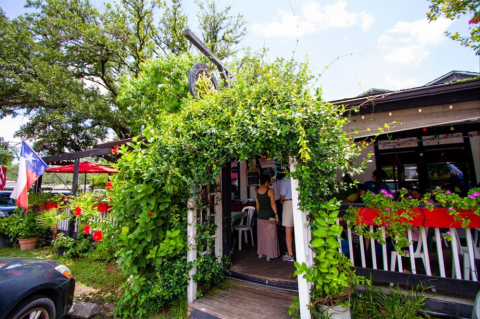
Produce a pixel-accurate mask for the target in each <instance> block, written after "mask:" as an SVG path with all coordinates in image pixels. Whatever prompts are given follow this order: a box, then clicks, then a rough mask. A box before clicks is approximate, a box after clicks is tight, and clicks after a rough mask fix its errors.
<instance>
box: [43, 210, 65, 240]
mask: <svg viewBox="0 0 480 319" xmlns="http://www.w3.org/2000/svg"><path fill="white" fill-rule="evenodd" d="M64 219H65V213H62V214H58V210H57V209H56V208H54V209H51V210H46V211H43V212H41V213H40V215H38V216H37V222H38V224H39V225H40V226H42V227H44V228H50V230H51V231H52V238H53V240H55V239H56V238H57V232H58V229H57V225H58V222H60V221H62V220H64Z"/></svg>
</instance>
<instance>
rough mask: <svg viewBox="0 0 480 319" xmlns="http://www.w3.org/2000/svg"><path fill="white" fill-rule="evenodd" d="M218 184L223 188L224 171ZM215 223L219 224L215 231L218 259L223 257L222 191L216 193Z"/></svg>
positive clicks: (219, 177) (218, 179)
mask: <svg viewBox="0 0 480 319" xmlns="http://www.w3.org/2000/svg"><path fill="white" fill-rule="evenodd" d="M217 184H218V185H219V187H220V189H222V173H221V172H220V176H218V178H217ZM214 204H215V225H217V230H216V231H215V256H217V258H218V261H220V260H221V259H222V256H223V243H222V236H223V218H222V207H223V206H222V192H217V193H215V199H214Z"/></svg>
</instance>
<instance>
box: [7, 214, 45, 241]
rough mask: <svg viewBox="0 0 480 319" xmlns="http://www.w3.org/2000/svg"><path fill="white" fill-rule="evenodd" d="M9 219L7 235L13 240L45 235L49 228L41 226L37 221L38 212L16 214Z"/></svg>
mask: <svg viewBox="0 0 480 319" xmlns="http://www.w3.org/2000/svg"><path fill="white" fill-rule="evenodd" d="M8 220H9V221H8V222H9V229H8V232H7V235H8V236H10V237H11V238H12V241H16V240H17V239H28V238H34V237H39V236H42V235H45V234H46V231H47V230H48V228H45V227H41V226H40V225H39V224H38V223H37V214H34V213H28V212H27V213H25V214H24V215H22V214H14V215H12V216H10V217H9V218H8Z"/></svg>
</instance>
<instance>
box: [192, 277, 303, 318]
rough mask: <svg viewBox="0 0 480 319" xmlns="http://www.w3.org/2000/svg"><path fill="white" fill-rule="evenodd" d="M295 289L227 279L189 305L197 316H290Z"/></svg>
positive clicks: (195, 316)
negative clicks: (289, 289)
mask: <svg viewBox="0 0 480 319" xmlns="http://www.w3.org/2000/svg"><path fill="white" fill-rule="evenodd" d="M296 296H297V293H296V292H294V291H288V290H283V289H278V288H273V287H266V286H263V285H257V284H254V283H247V282H242V281H237V280H233V279H225V280H224V281H223V282H222V284H221V286H220V287H217V288H214V289H212V290H211V291H210V292H209V293H208V294H207V295H205V296H204V297H201V298H199V299H197V300H195V301H194V302H193V303H192V304H191V305H190V306H189V318H194V319H242V318H250V319H264V318H265V319H266V318H269V319H271V318H275V319H283V318H285V319H288V318H290V316H289V315H288V307H290V305H291V304H292V301H293V299H294V298H295V297H296Z"/></svg>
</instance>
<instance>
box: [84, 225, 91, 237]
mask: <svg viewBox="0 0 480 319" xmlns="http://www.w3.org/2000/svg"><path fill="white" fill-rule="evenodd" d="M90 228H91V227H90V226H89V225H85V226H84V227H83V233H84V234H85V235H90Z"/></svg>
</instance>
